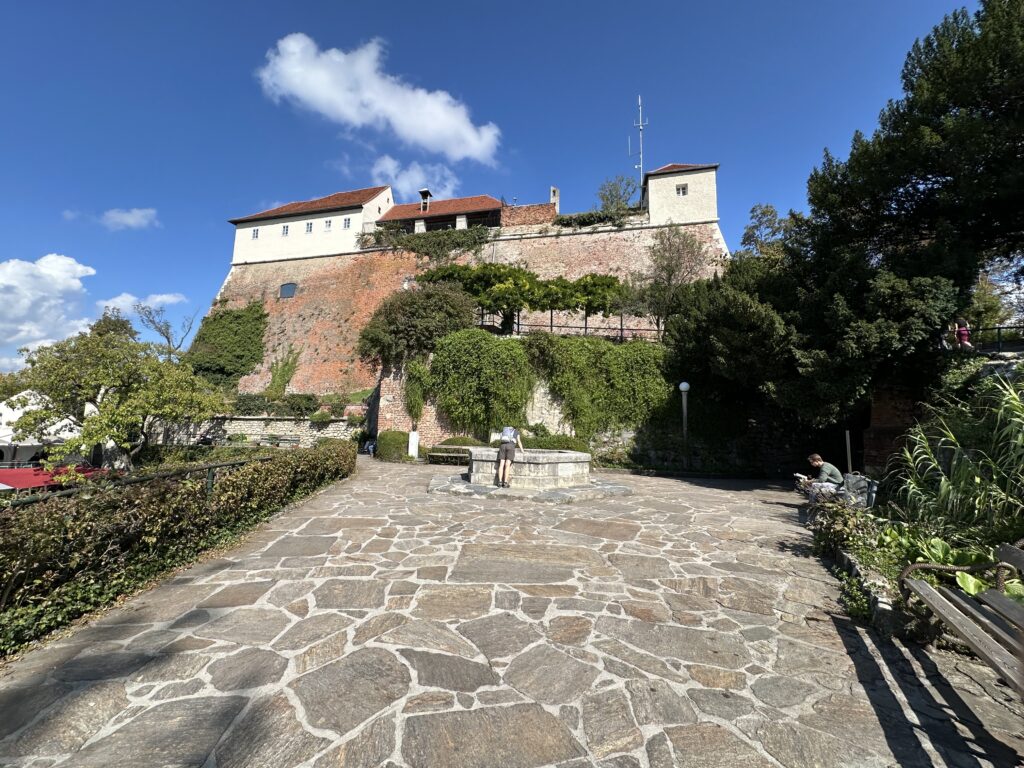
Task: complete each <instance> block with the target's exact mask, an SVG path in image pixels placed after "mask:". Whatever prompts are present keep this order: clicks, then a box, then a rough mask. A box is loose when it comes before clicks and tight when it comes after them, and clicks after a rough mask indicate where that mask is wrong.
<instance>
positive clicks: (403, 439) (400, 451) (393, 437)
mask: <svg viewBox="0 0 1024 768" xmlns="http://www.w3.org/2000/svg"><path fill="white" fill-rule="evenodd" d="M408 453H409V433H408V432H398V431H395V432H381V433H380V434H379V435H377V449H376V451H374V454H373V455H374V457H376V458H378V459H380V460H381V461H412V458H411V457H410V456H409V455H408Z"/></svg>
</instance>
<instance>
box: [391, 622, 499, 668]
mask: <svg viewBox="0 0 1024 768" xmlns="http://www.w3.org/2000/svg"><path fill="white" fill-rule="evenodd" d="M379 641H380V642H382V643H387V644H388V645H401V646H406V647H409V648H420V649H423V650H429V651H441V652H442V653H451V654H454V655H455V656H462V657H463V658H466V659H474V658H476V657H477V655H478V654H479V651H477V649H476V648H474V647H473V646H472V645H470V643H469V642H467V641H466V640H465V639H463V638H462V637H460V636H459V635H457V634H455V632H453V631H452V630H451V629H449V628H448V627H446V626H445V625H444V624H441V623H439V622H436V621H423V620H419V621H410V622H409V623H408V624H403V625H401V626H399V627H396V628H395V629H391V630H388V631H387V632H385V633H384V634H383V635H381V636H380V638H379Z"/></svg>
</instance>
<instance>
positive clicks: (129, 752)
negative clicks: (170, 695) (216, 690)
mask: <svg viewBox="0 0 1024 768" xmlns="http://www.w3.org/2000/svg"><path fill="white" fill-rule="evenodd" d="M245 702H246V699H245V698H243V697H241V696H216V697H213V696H206V697H202V698H197V699H179V700H178V701H170V702H167V703H166V704H159V705H157V706H155V707H153V708H152V709H148V710H146V711H145V712H143V713H142V714H140V715H138V716H137V717H135V718H134V719H133V720H131V721H129V722H128V723H126V724H125V725H124V726H123V727H121V728H119V729H118V730H116V731H114V732H113V733H112V734H110V735H109V736H107V737H105V738H102V739H98V740H97V741H94V742H92V743H91V744H89V745H88V746H86V747H85V748H84V749H83V750H82V751H81V752H79V753H78V754H76V755H74V756H73V757H72V758H71V759H70V760H68V761H67V762H66V763H64V765H67V766H74V768H164V767H165V766H175V768H178V767H181V768H184V767H185V766H195V767H196V768H198V767H199V766H201V765H203V764H204V763H205V762H206V760H207V758H208V757H209V756H210V753H211V752H212V751H213V748H214V746H216V744H217V742H218V741H220V738H221V736H223V735H224V731H226V730H227V728H228V726H229V725H231V723H232V721H233V720H234V719H235V716H236V715H237V714H238V713H239V712H240V711H241V709H242V707H243V706H245ZM184 734H187V738H184V737H183V735H184Z"/></svg>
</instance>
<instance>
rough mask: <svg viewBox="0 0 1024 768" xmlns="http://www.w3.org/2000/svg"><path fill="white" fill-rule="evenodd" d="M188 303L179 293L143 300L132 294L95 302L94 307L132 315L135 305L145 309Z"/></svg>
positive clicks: (157, 295) (147, 297)
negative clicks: (143, 305)
mask: <svg viewBox="0 0 1024 768" xmlns="http://www.w3.org/2000/svg"><path fill="white" fill-rule="evenodd" d="M185 301H188V299H187V298H185V296H184V294H181V293H151V294H149V296H146V297H145V298H144V299H140V298H139V297H138V296H136V295H135V294H133V293H119V294H118V295H117V296H114V297H113V298H110V299H102V300H100V301H97V302H96V306H97V307H98V308H99V309H100V310H101V311H102V310H103V309H104V308H106V307H111V308H113V309H119V310H121V312H122V313H124V314H126V315H128V314H131V313H132V308H133V307H134V306H135V305H136V304H145V305H146V306H147V307H153V308H154V309H155V308H157V307H166V306H168V305H169V304H181V303H182V302H185Z"/></svg>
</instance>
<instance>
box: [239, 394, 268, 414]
mask: <svg viewBox="0 0 1024 768" xmlns="http://www.w3.org/2000/svg"><path fill="white" fill-rule="evenodd" d="M269 407H270V403H269V402H268V401H267V398H265V397H264V396H263V395H238V397H236V398H235V407H234V412H235V414H236V415H238V416H262V415H263V414H264V413H266V412H267V409H268V408H269Z"/></svg>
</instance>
